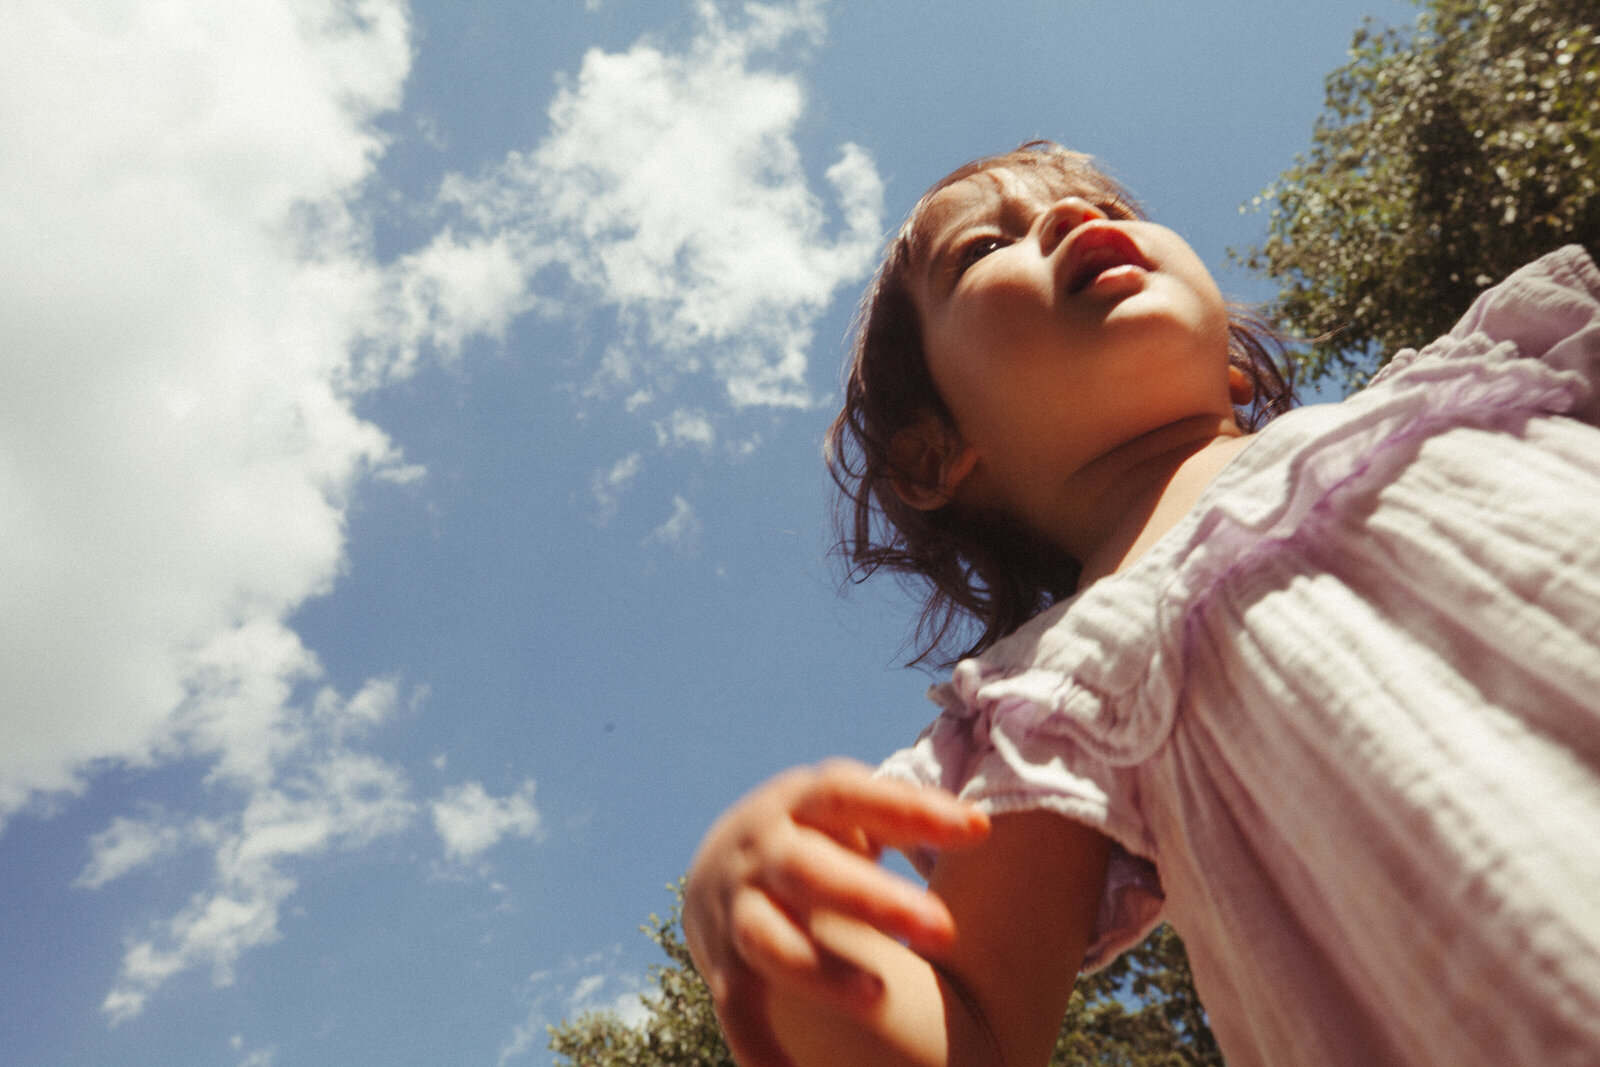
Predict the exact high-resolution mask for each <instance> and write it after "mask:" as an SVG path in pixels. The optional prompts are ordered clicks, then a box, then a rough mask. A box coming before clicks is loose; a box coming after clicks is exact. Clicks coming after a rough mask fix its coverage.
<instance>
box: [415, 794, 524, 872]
mask: <svg viewBox="0 0 1600 1067" xmlns="http://www.w3.org/2000/svg"><path fill="white" fill-rule="evenodd" d="M432 809H433V828H434V829H435V830H436V831H438V834H439V837H440V839H441V840H442V841H443V842H444V849H445V853H446V855H448V856H450V857H451V858H452V859H455V860H458V861H460V862H463V863H465V862H470V861H472V860H475V859H477V858H478V857H479V856H481V855H483V854H484V853H485V852H487V851H488V850H489V849H491V848H493V847H494V846H495V845H497V844H499V843H500V842H501V840H503V839H504V838H506V837H508V836H511V837H536V836H537V835H538V834H539V833H540V831H541V829H542V826H543V822H542V820H541V819H540V817H539V809H538V808H536V807H534V804H533V781H532V780H531V779H530V780H529V781H526V782H523V783H522V786H521V787H520V788H518V789H517V791H516V792H515V793H512V794H510V795H509V796H505V797H492V796H490V795H489V794H488V793H487V792H486V791H485V790H484V788H483V786H482V785H481V784H480V783H478V782H467V783H465V784H463V785H459V786H455V787H453V788H451V789H449V790H446V791H445V793H444V795H443V796H441V797H440V798H439V799H438V800H436V801H434V802H433V805H432Z"/></svg>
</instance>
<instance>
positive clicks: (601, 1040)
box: [550, 884, 1223, 1067]
mask: <svg viewBox="0 0 1600 1067" xmlns="http://www.w3.org/2000/svg"><path fill="white" fill-rule="evenodd" d="M675 891H676V892H677V894H678V899H677V900H676V901H675V902H674V904H673V907H672V913H671V915H670V916H668V917H667V918H666V919H664V920H663V919H660V918H658V917H656V916H654V915H652V916H650V922H649V924H648V925H647V926H645V927H643V928H642V929H643V930H644V932H645V934H646V935H647V936H648V937H649V938H650V940H652V941H654V942H655V943H656V944H657V945H659V946H660V947H661V950H662V951H663V952H664V953H666V956H667V962H666V963H664V964H658V965H656V966H653V967H651V969H650V985H651V987H652V992H651V993H649V994H647V996H646V998H645V999H646V1004H647V1005H648V1007H649V1008H650V1015H649V1017H648V1018H647V1019H646V1020H645V1022H644V1023H643V1025H641V1026H639V1027H630V1026H628V1025H627V1024H626V1023H624V1022H623V1021H622V1020H621V1019H619V1018H618V1017H617V1016H616V1015H614V1014H612V1013H610V1012H592V1013H589V1014H586V1015H583V1016H581V1017H579V1018H578V1019H576V1020H574V1021H569V1022H563V1023H560V1024H558V1025H555V1026H552V1027H550V1048H551V1050H552V1051H553V1052H555V1053H556V1054H557V1055H558V1056H560V1057H562V1058H563V1059H562V1062H563V1064H564V1067H734V1062H733V1058H732V1057H731V1056H730V1055H729V1054H728V1047H727V1045H725V1044H724V1043H723V1041H722V1034H721V1033H720V1032H719V1031H718V1030H717V1021H716V1016H715V1015H714V1014H713V1012H712V1008H711V992H710V990H708V989H707V988H706V985H705V983H704V982H703V981H701V980H700V976H699V974H697V973H696V972H695V969H694V964H693V963H692V962H691V961H690V959H689V950H688V948H687V947H686V946H685V945H684V943H683V936H682V933H681V930H680V927H679V918H680V906H681V904H682V886H681V884H680V885H679V886H677V887H675ZM1079 1064H1088V1065H1094V1067H1223V1060H1222V1053H1221V1052H1220V1051H1218V1049H1217V1043H1216V1040H1215V1039H1214V1038H1213V1037H1212V1036H1211V1030H1210V1028H1209V1027H1208V1026H1207V1025H1206V1015H1205V1009H1204V1008H1202V1007H1201V1005H1200V998H1199V997H1198V996H1197V995H1196V994H1195V991H1194V983H1193V980H1192V977H1191V975H1190V973H1189V959H1188V957H1187V956H1186V955H1185V954H1184V950H1183V942H1182V941H1180V940H1179V939H1178V935H1177V934H1175V933H1173V932H1172V930H1171V929H1170V928H1168V927H1165V926H1163V927H1160V928H1159V929H1157V930H1156V931H1155V932H1154V933H1152V934H1151V935H1150V937H1149V938H1147V939H1146V940H1145V941H1144V943H1143V944H1141V945H1139V946H1138V947H1137V948H1134V949H1133V950H1131V951H1129V952H1127V953H1125V954H1124V955H1123V956H1122V958H1120V959H1119V960H1117V961H1116V962H1115V963H1113V964H1112V965H1111V966H1109V967H1107V968H1105V969H1104V970H1102V971H1099V972H1098V973H1096V974H1093V975H1090V976H1088V977H1086V978H1083V979H1080V980H1079V982H1078V988H1077V989H1076V990H1075V991H1074V992H1073V994H1072V1003H1071V1004H1070V1005H1069V1006H1068V1008H1067V1015H1066V1018H1065V1019H1064V1020H1063V1021H1062V1024H1061V1034H1060V1037H1059V1038H1058V1039H1057V1041H1056V1048H1055V1053H1054V1054H1053V1055H1052V1056H1051V1058H1050V1067H1068V1065H1074V1067H1076V1065H1079Z"/></svg>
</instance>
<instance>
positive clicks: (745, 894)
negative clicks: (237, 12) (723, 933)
mask: <svg viewBox="0 0 1600 1067" xmlns="http://www.w3.org/2000/svg"><path fill="white" fill-rule="evenodd" d="M728 927H729V930H728V932H729V937H730V938H731V940H732V942H733V948H734V951H735V952H736V953H737V954H738V956H739V959H741V960H742V961H743V962H744V963H745V964H747V965H749V966H751V967H754V968H755V969H756V970H757V971H759V972H761V973H762V974H767V975H769V976H771V975H773V974H775V973H776V974H781V975H785V976H790V975H803V974H805V975H808V974H812V973H814V972H815V971H816V970H817V966H818V954H817V947H816V945H814V944H813V943H812V941H811V937H810V935H809V934H807V933H806V932H805V931H804V930H802V929H800V927H799V926H798V925H796V924H795V921H794V920H793V919H791V918H790V917H789V913H788V912H786V911H785V910H784V909H782V908H780V907H779V906H778V905H777V904H775V903H773V901H772V899H771V898H770V897H768V896H767V894H766V893H763V892H761V891H760V890H756V889H746V890H744V891H742V892H740V893H738V894H737V895H735V897H734V898H733V903H732V904H731V906H730V907H729V909H728Z"/></svg>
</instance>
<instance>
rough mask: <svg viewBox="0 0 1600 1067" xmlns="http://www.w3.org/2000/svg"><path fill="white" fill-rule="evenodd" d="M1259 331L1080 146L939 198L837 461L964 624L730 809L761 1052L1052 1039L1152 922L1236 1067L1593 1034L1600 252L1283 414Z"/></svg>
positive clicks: (1587, 1042)
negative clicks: (1180, 945) (1312, 403)
mask: <svg viewBox="0 0 1600 1067" xmlns="http://www.w3.org/2000/svg"><path fill="white" fill-rule="evenodd" d="M1261 336H1262V333H1261V332H1260V331H1259V330H1258V329H1257V328H1256V327H1255V326H1254V325H1253V323H1252V322H1251V320H1249V319H1248V317H1246V316H1244V315H1242V314H1241V313H1239V312H1237V311H1230V309H1229V307H1228V306H1227V305H1225V304H1224V303H1223V301H1222V299H1221V297H1220V296H1219V294H1218V292H1217V289H1216V286H1215V285H1214V284H1213V282H1212V280H1211V278H1210V276H1209V275H1208V274H1207V272H1206V270H1205V269H1204V267H1203V266H1202V265H1201V264H1200V262H1199V261H1198V259H1197V258H1196V256H1195V255H1194V253H1193V252H1192V251H1191V250H1190V249H1189V248H1188V246H1187V245H1186V244H1184V242H1183V241H1182V240H1181V239H1180V238H1179V237H1178V236H1177V235H1176V234H1174V233H1172V232H1171V231H1169V230H1166V229H1164V228H1162V227H1160V226H1156V225H1154V224H1152V223H1150V222H1147V221H1144V220H1143V219H1142V218H1140V217H1139V215H1138V214H1137V212H1136V210H1135V209H1134V208H1133V207H1132V205H1131V203H1130V201H1129V200H1128V198H1127V197H1126V196H1125V195H1124V194H1123V193H1122V192H1121V190H1120V189H1118V188H1117V186H1116V185H1115V184H1114V183H1112V182H1111V181H1109V180H1108V179H1107V178H1106V177H1105V176H1103V175H1102V174H1100V173H1099V172H1098V171H1097V170H1096V169H1095V168H1094V167H1093V166H1092V165H1091V164H1090V163H1089V161H1088V160H1087V159H1086V158H1085V157H1082V156H1079V155H1076V154H1073V153H1068V152H1065V151H1064V150H1061V149H1058V148H1056V147H1054V146H1044V145H1034V146H1027V147H1025V148H1023V149H1021V150H1019V151H1017V152H1014V153H1011V154H1009V155H1005V156H1000V157H996V158H993V159H989V160H984V161H981V162H979V163H976V164H972V165H969V166H967V167H965V168H963V169H961V170H959V171H957V172H955V173H954V174H953V175H951V176H950V177H949V178H947V179H945V180H944V181H942V182H940V183H939V184H938V185H936V186H935V187H934V188H933V189H932V190H930V191H929V193H928V194H926V195H925V196H924V197H923V199H922V200H921V202H919V203H918V205H917V207H916V209H915V210H914V211H913V213H912V215H911V218H910V219H909V220H908V222H907V223H906V225H905V227H904V228H903V229H902V230H901V232H900V234H899V236H898V237H897V238H896V239H895V241H894V242H893V244H892V245H891V247H890V250H889V253H888V256H887V258H886V261H885V263H884V265H883V267H882V268H881V270H880V272H879V275H878V277H877V279H876V281H875V282H874V285H873V288H872V290H871V291H870V292H869V294H868V297H867V301H866V304H865V305H864V311H863V319H862V323H861V327H860V332H859V335H858V342H857V346H856V352H855V362H854V366H853V368H852V371H851V375H850V378H849V383H848V387H847V395H846V402H845V409H844V411H843V413H842V414H841V415H840V416H839V419H838V420H837V421H836V423H835V425H834V429H833V431H832V434H831V445H832V452H831V456H832V460H831V462H832V463H833V466H834V472H835V476H836V477H837V478H838V479H839V481H840V484H841V486H842V487H843V488H844V490H845V492H846V496H847V509H848V510H849V511H850V512H851V514H852V517H853V522H852V523H850V524H849V532H848V536H847V538H846V545H847V547H848V548H849V549H850V550H851V552H852V554H853V556H854V558H855V559H856V561H857V562H858V563H859V564H861V565H863V566H864V567H866V568H867V569H872V568H875V567H877V566H888V567H891V568H893V569H898V570H900V571H902V572H904V573H909V574H914V575H919V576H921V577H922V578H923V579H925V580H926V582H927V583H928V586H929V587H930V589H931V592H930V595H929V601H928V610H927V611H926V612H925V613H924V616H923V622H924V627H923V629H922V631H921V632H922V633H923V635H924V636H925V637H927V638H928V640H927V642H926V644H925V646H924V648H923V649H922V652H923V655H924V656H926V655H929V654H931V653H932V652H934V651H936V650H938V649H939V648H941V647H943V646H945V645H948V644H949V642H950V641H951V639H952V634H953V633H954V632H955V630H954V628H953V627H952V625H951V624H952V621H960V620H961V619H963V618H965V619H967V620H970V621H972V622H975V623H976V625H977V627H978V630H979V631H980V632H981V636H980V637H979V638H978V640H977V643H976V645H975V647H973V648H972V649H969V650H968V655H970V656H975V658H968V659H965V660H963V661H962V662H961V663H960V664H959V665H958V666H957V667H956V669H955V672H954V676H953V678H952V679H951V680H950V681H949V682H948V683H945V684H943V685H939V686H936V687H935V688H934V689H933V690H932V696H933V698H934V700H935V701H936V702H937V703H938V704H939V705H940V706H941V707H942V709H943V710H942V713H941V714H940V715H939V717H938V718H937V719H936V720H935V722H934V723H933V724H932V726H930V727H929V728H928V730H927V731H925V732H924V734H923V735H922V737H921V739H920V740H918V742H917V744H916V745H915V747H913V748H910V749H907V750H905V751H902V752H900V753H897V754H896V755H894V756H893V757H891V758H890V759H889V761H888V762H887V763H885V764H884V766H883V767H882V768H881V769H880V771H879V772H878V774H876V775H874V774H873V773H872V772H870V771H868V770H866V769H865V768H861V767H859V766H857V765H854V764H847V763H830V764H825V765H823V766H821V767H818V768H812V769H803V770H796V771H791V772H789V773H787V774H784V775H781V776H780V777H778V778H776V779H774V780H773V781H771V782H769V783H767V784H766V785H764V786H762V787H760V788H758V789H757V790H756V791H755V792H754V793H752V794H750V796H748V797H746V798H745V799H744V800H742V801H740V802H739V803H738V804H737V805H735V806H734V807H733V808H732V809H731V810H730V811H729V812H728V813H727V814H726V815H724V816H723V818H722V819H721V820H719V821H718V823H717V825H716V826H714V827H713V828H712V829H711V831H710V833H709V834H708V835H707V837H706V840H705V842H704V844H703V845H702V847H701V849H700V852H699V855H698V856H697V857H696V859H695V862H694V866H693V868H692V870H691V872H690V883H689V892H688V897H687V902H686V908H685V913H684V923H685V929H686V931H687V935H688V939H689V944H690V947H691V949H692V950H693V952H694V956H695V960H696V962H697V964H698V966H699V968H700V971H701V973H702V974H703V975H704V976H705V978H706V980H707V981H708V982H709V983H710V986H711V990H712V993H713V996H714V997H715V1000H716V1004H717V1010H718V1016H719V1018H720V1020H721V1022H722V1024H723V1027H724V1030H725V1032H726V1034H727V1037H728V1040H729V1043H730V1045H731V1047H732V1048H733V1050H734V1053H735V1055H736V1057H737V1058H738V1059H739V1061H740V1062H741V1063H742V1064H743V1065H744V1067H767V1065H781V1064H787V1063H795V1064H811V1063H819V1064H828V1065H830V1067H834V1065H839V1064H846V1063H861V1064H874V1065H877V1064H899V1063H914V1064H1004V1065H1011V1067H1026V1065H1029V1064H1037V1065H1042V1064H1044V1063H1045V1062H1046V1061H1047V1060H1048V1058H1049V1054H1050V1049H1051V1047H1052V1046H1053V1044H1054V1040H1055V1036H1056V1030H1057V1026H1058V1025H1059V1021H1060V1019H1061V1015H1062V1012H1063V1010H1064V1008H1065V1005H1066V1002H1067V998H1068V996H1069V995H1070V993H1071V990H1072V985H1073V982H1074V979H1075V977H1076V975H1077V973H1078V971H1079V970H1080V968H1082V967H1094V966H1097V965H1100V964H1103V963H1105V962H1107V961H1109V960H1110V959H1111V958H1113V957H1114V956H1115V954H1116V953H1118V952H1119V951H1121V950H1122V949H1124V948H1127V947H1128V946H1130V945H1132V944H1135V943H1137V942H1138V941H1139V940H1140V939H1141V938H1142V937H1143V936H1144V935H1145V934H1146V933H1147V932H1148V931H1149V929H1150V928H1151V927H1152V926H1153V925H1154V924H1155V923H1157V922H1159V921H1161V920H1163V919H1165V920H1167V921H1170V922H1171V923H1172V925H1173V926H1174V927H1175V928H1176V929H1177V930H1178V931H1179V932H1180V933H1181V934H1182V935H1183V937H1184V939H1185V940H1186V942H1187V944H1188V948H1189V953H1190V959H1191V963H1192V966H1193V970H1194V975H1195V981H1196V985H1197V986H1198V988H1199V991H1200V994H1201V996H1202V997H1203V998H1204V1000H1205V1003H1206V1006H1207V1009H1208V1011H1209V1014H1210V1018H1211V1023H1212V1026H1213V1029H1214V1031H1215V1033H1216V1037H1217V1040H1218V1041H1219V1043H1220V1044H1221V1046H1222V1049H1223V1051H1224V1053H1225V1055H1226V1056H1227V1058H1228V1061H1229V1062H1230V1064H1233V1065H1234V1067H1250V1065H1257V1064H1260V1065H1300V1067H1305V1065H1319V1064H1328V1065H1334V1064H1338V1065H1375V1064H1439V1065H1450V1067H1463V1065H1484V1067H1489V1065H1494V1067H1503V1065H1507V1064H1539V1065H1550V1064H1580V1063H1581V1064H1592V1063H1597V1062H1600V429H1596V423H1597V421H1600V381H1597V378H1600V271H1597V269H1596V267H1595V265H1594V263H1593V261H1591V260H1590V259H1589V258H1588V256H1586V255H1585V253H1584V251H1583V250H1582V249H1580V248H1577V247H1571V248H1567V249H1563V250H1562V251H1559V252H1555V253H1552V254H1551V255H1549V256H1546V257H1545V258H1543V259H1541V260H1539V261H1538V262H1536V263H1534V264H1532V265H1530V266H1528V267H1525V268H1523V269H1522V270H1521V271H1519V272H1517V273H1516V274H1515V275H1513V276H1512V277H1511V278H1510V279H1508V280H1507V281H1505V282H1504V283H1502V284H1501V285H1500V286H1498V287H1497V288H1495V289H1492V290H1490V291H1488V292H1486V293H1484V294H1483V296H1482V297H1480V298H1479V300H1478V301H1477V303H1475V304H1474V305H1473V307H1472V309H1471V310H1470V311H1469V312H1468V313H1467V315H1466V317H1465V318H1463V319H1462V320H1461V322H1460V324H1459V325H1458V326H1457V327H1456V328H1455V329H1454V330H1453V331H1452V332H1451V333H1450V334H1449V335H1447V336H1445V337H1442V338H1440V339H1439V340H1437V341H1435V342H1434V343H1433V344H1431V345H1429V346H1428V347H1426V348H1424V349H1423V350H1422V351H1420V352H1415V351H1409V350H1408V351H1405V352H1402V353H1400V354H1398V355H1397V356H1395V358H1394V359H1393V360H1392V362H1391V363H1390V365H1389V366H1388V367H1387V368H1386V369H1385V370H1384V371H1383V373H1381V374H1380V375H1379V376H1378V377H1377V378H1376V379H1375V380H1374V382H1373V384H1372V385H1371V386H1370V387H1368V388H1367V389H1366V390H1364V391H1363V392H1361V393H1359V394H1357V395H1356V396H1353V397H1351V398H1350V399H1348V400H1346V401H1345V402H1343V403H1342V404H1338V405H1327V406H1321V407H1313V408H1305V409H1301V410H1299V411H1296V412H1293V413H1292V414H1289V415H1287V416H1285V417H1283V418H1280V419H1277V420H1276V421H1273V422H1271V423H1270V424H1269V425H1266V426H1265V428H1264V429H1260V430H1259V432H1255V431H1256V430H1257V428H1258V426H1259V424H1260V423H1261V422H1263V421H1264V420H1265V418H1266V417H1268V416H1270V415H1272V414H1273V413H1275V412H1277V411H1278V410H1280V409H1282V408H1283V407H1284V406H1286V392H1287V390H1286V389H1285V388H1284V386H1283V382H1282V380H1281V379H1280V378H1279V377H1278V375H1277V373H1276V372H1275V371H1274V370H1273V369H1272V364H1271V360H1270V358H1269V353H1268V348H1267V346H1266V345H1263V344H1262V342H1261V340H1260V338H1261ZM1030 616H1031V618H1030ZM884 847H894V848H900V849H903V850H905V851H906V852H908V853H909V854H910V855H912V856H913V859H914V860H915V862H916V863H917V864H918V866H919V869H921V870H922V871H923V873H924V874H926V875H927V876H928V879H929V886H928V890H927V891H926V892H924V891H923V890H921V889H919V888H917V887H915V886H913V885H911V884H910V883H907V882H905V881H904V880H903V879H900V878H898V877H896V876H895V875H893V874H891V873H890V872H888V871H885V870H884V869H882V868H880V867H879V866H877V864H876V863H875V859H876V857H877V855H878V853H879V850H880V849H881V848H884Z"/></svg>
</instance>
